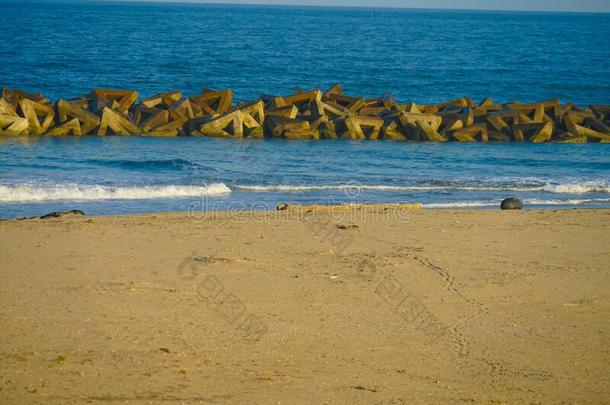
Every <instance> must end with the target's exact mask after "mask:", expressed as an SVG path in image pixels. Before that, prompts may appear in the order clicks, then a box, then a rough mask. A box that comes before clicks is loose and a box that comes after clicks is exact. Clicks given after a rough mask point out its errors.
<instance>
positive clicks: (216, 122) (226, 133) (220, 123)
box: [199, 110, 244, 138]
mask: <svg viewBox="0 0 610 405" xmlns="http://www.w3.org/2000/svg"><path fill="white" fill-rule="evenodd" d="M243 126H244V124H243V115H242V113H241V111H239V110H236V111H233V112H231V113H227V114H224V115H222V116H219V117H217V118H213V119H212V120H210V121H208V122H205V123H203V124H201V125H200V126H199V132H200V133H201V134H203V135H205V136H215V137H221V138H243V137H244V129H243Z"/></svg>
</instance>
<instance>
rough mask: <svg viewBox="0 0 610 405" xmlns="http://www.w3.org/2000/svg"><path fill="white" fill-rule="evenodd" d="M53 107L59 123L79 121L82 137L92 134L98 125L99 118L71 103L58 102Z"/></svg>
mask: <svg viewBox="0 0 610 405" xmlns="http://www.w3.org/2000/svg"><path fill="white" fill-rule="evenodd" d="M55 107H56V108H57V118H58V121H59V123H65V122H67V121H68V120H72V119H74V118H76V119H78V121H79V126H80V129H81V133H82V134H83V135H87V134H89V133H91V132H93V130H94V129H95V128H97V127H98V126H99V125H100V118H99V117H98V116H97V115H95V114H93V113H91V112H89V111H87V110H84V109H83V108H81V107H79V106H78V105H77V104H75V103H73V102H70V101H66V100H59V101H58V102H57V104H56V105H55Z"/></svg>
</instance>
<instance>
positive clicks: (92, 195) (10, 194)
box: [0, 183, 231, 202]
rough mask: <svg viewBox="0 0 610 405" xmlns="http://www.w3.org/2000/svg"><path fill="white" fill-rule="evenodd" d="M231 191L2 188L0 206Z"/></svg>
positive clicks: (219, 188) (210, 188) (215, 186)
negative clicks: (4, 203)
mask: <svg viewBox="0 0 610 405" xmlns="http://www.w3.org/2000/svg"><path fill="white" fill-rule="evenodd" d="M230 192H231V189H229V187H227V186H226V185H224V184H223V183H214V184H210V185H207V186H173V185H172V186H148V187H106V186H78V185H65V186H51V187H33V186H0V202H35V201H61V200H80V201H83V200H87V201H91V200H150V199H159V198H178V197H194V196H212V195H222V194H228V193H230Z"/></svg>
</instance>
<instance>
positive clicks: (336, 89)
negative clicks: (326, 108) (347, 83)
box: [323, 84, 343, 98]
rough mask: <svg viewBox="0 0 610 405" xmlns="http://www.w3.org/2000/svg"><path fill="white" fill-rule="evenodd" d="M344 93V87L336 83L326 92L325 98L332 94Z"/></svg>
mask: <svg viewBox="0 0 610 405" xmlns="http://www.w3.org/2000/svg"><path fill="white" fill-rule="evenodd" d="M341 93H343V89H342V88H341V86H340V85H339V84H335V85H334V86H333V87H331V88H330V89H328V91H327V92H326V93H324V95H323V98H328V97H329V96H330V95H331V94H341Z"/></svg>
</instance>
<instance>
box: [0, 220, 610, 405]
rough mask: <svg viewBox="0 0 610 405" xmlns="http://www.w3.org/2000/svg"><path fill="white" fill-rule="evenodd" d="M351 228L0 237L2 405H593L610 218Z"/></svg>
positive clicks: (4, 227) (606, 332) (198, 228)
mask: <svg viewBox="0 0 610 405" xmlns="http://www.w3.org/2000/svg"><path fill="white" fill-rule="evenodd" d="M347 213H348V211H343V214H341V215H338V214H337V212H335V211H332V212H331V211H327V210H320V211H313V212H307V210H287V211H278V212H266V213H264V212H259V213H239V214H235V213H234V214H231V213H221V214H206V215H201V216H198V217H193V216H189V215H186V214H160V215H142V216H116V217H75V218H59V219H50V220H24V221H2V222H0V276H1V290H0V321H1V323H2V333H1V334H0V402H1V403H3V404H4V403H12V404H22V403H62V404H63V403H81V402H94V403H96V402H116V403H119V402H130V403H149V402H176V403H191V402H210V403H247V404H254V403H261V404H267V403H285V404H293V403H305V404H313V403H379V404H400V403H460V402H466V403H469V402H474V403H526V402H535V403H561V402H563V403H602V402H607V401H608V399H609V398H610V382H609V377H608V376H609V375H610V352H609V351H610V265H609V263H610V210H558V211H555V210H545V211H521V212H500V211H427V210H414V211H405V210H402V211H397V210H396V209H388V210H385V211H384V210H383V209H381V208H375V209H362V210H352V211H349V215H348V214H347ZM337 225H338V226H337Z"/></svg>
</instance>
